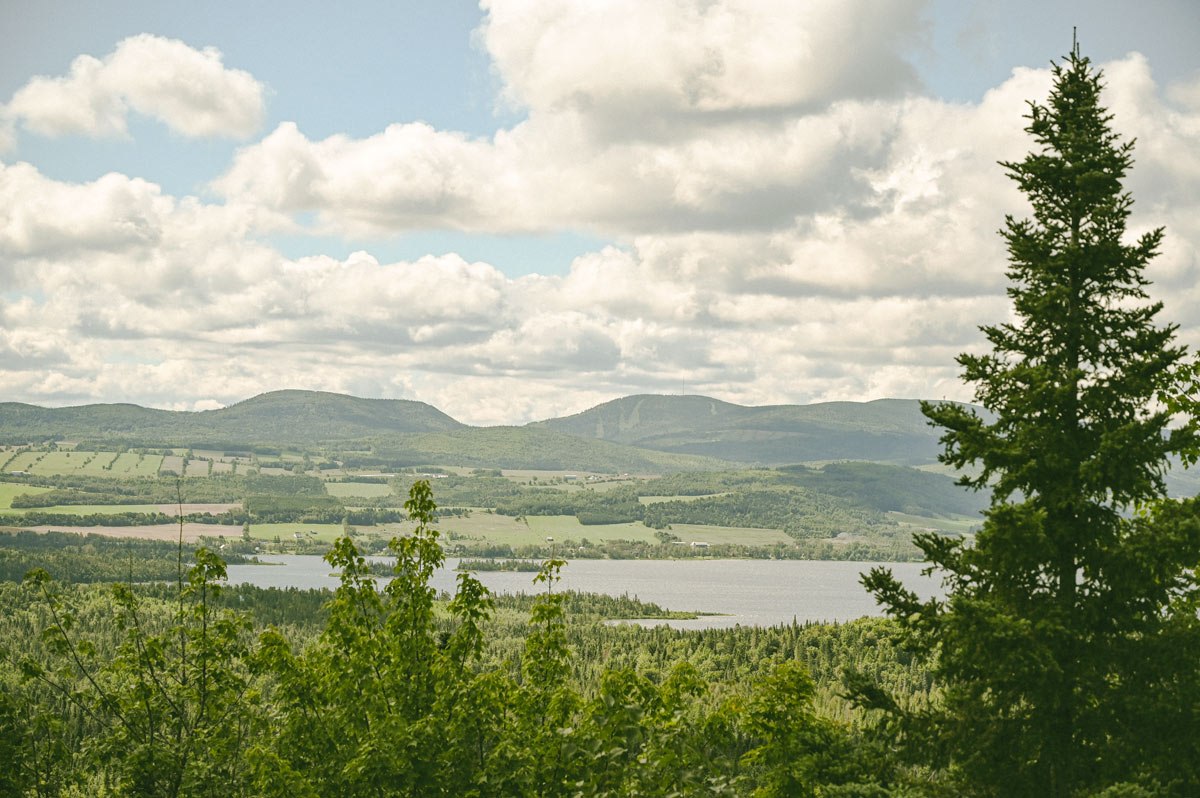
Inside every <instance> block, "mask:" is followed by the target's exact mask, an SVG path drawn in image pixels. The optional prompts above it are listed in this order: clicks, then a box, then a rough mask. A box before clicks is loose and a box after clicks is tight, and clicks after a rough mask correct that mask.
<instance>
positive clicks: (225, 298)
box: [0, 0, 1200, 423]
mask: <svg viewBox="0 0 1200 798" xmlns="http://www.w3.org/2000/svg"><path fill="white" fill-rule="evenodd" d="M597 7H600V6H597V5H596V4H585V3H566V2H562V3H536V4H523V3H521V2H517V0H503V2H501V0H493V2H491V3H489V4H488V5H487V8H488V10H489V14H490V17H489V19H490V21H489V24H488V26H487V27H486V29H485V30H484V32H483V33H482V34H481V36H482V39H483V41H484V42H485V44H486V46H487V47H488V48H489V50H490V52H491V53H492V54H493V57H494V58H495V60H496V64H497V68H498V69H499V71H500V77H501V78H502V80H503V81H504V84H505V85H506V86H507V91H508V95H509V97H510V98H511V99H512V100H513V101H514V102H517V103H521V104H522V105H523V106H524V107H525V108H527V109H528V111H529V116H528V118H527V119H526V120H525V121H523V122H521V123H520V124H517V125H516V126H514V127H513V128H512V129H510V130H504V131H501V132H499V133H497V134H496V135H495V136H494V137H492V138H490V139H483V138H476V137H471V136H467V135H465V134H462V133H456V132H448V131H442V130H438V129H436V128H433V127H431V126H429V125H427V124H423V123H398V124H395V125H392V126H390V127H388V128H387V129H385V130H383V131H382V132H380V133H378V134H376V135H374V136H368V137H366V138H353V137H349V136H341V135H339V136H332V137H329V138H326V139H324V140H322V141H312V140H310V139H308V138H307V137H306V136H305V135H304V134H303V133H302V132H301V131H300V129H299V128H298V127H297V126H296V125H294V124H292V123H284V124H282V125H280V126H278V127H277V128H276V130H274V131H273V132H271V133H270V134H269V135H267V136H266V137H265V138H263V139H262V140H260V141H258V142H256V143H254V144H251V145H249V146H247V147H245V148H243V149H242V150H241V151H240V152H239V153H238V155H237V157H236V158H235V160H234V162H233V163H232V165H231V167H230V169H229V170H228V172H227V173H226V174H225V175H224V176H222V177H221V178H220V179H218V180H217V181H216V182H215V183H214V186H215V187H216V188H217V189H218V190H219V192H220V193H221V194H223V195H224V196H225V198H226V203H225V204H223V205H220V204H206V203H204V202H201V201H198V200H196V199H194V198H175V197H171V196H168V195H165V194H164V193H163V192H162V191H161V190H160V189H159V187H158V186H156V185H154V184H152V183H149V182H147V181H143V180H138V179H136V178H129V177H126V176H123V175H107V176H105V177H104V178H101V179H100V180H97V181H95V182H92V183H84V184H69V183H62V182H58V181H54V180H51V179H49V178H47V177H46V176H45V175H42V174H41V173H40V172H38V171H37V170H36V169H35V168H34V167H32V166H29V165H25V164H16V165H8V166H4V165H0V256H2V257H0V288H3V289H4V290H5V291H7V292H8V293H6V294H4V295H3V296H0V322H2V323H0V330H3V331H5V332H4V333H3V335H0V380H3V381H4V383H5V385H6V386H8V393H9V395H11V396H13V397H20V398H22V399H24V400H36V401H46V402H52V403H63V402H67V401H82V400H86V399H104V400H110V401H111V400H132V401H140V402H149V403H153V404H158V405H160V406H163V405H170V406H176V405H177V403H179V402H182V403H183V404H181V405H178V406H197V407H199V406H206V407H207V406H211V403H213V402H230V401H235V400H238V399H242V398H245V397H247V396H249V395H252V394H254V393H258V392H260V391H264V390H270V389H275V388H281V387H303V388H313V389H323V390H332V391H344V392H350V393H355V394H359V395H369V396H393V397H405V398H417V399H422V400H425V401H429V402H431V403H434V404H436V405H438V406H439V407H441V408H443V409H444V410H446V411H447V412H449V413H451V414H452V415H454V416H456V417H458V418H461V419H462V420H464V421H468V422H475V423H499V422H519V421H525V420H530V419H534V418H540V417H546V416H550V415H554V414H560V413H566V412H574V411H578V410H580V409H583V408H584V407H586V406H587V405H589V404H592V403H595V402H599V401H603V400H605V399H609V398H612V397H614V396H618V395H622V394H628V393H635V392H666V393H672V392H676V391H678V390H680V389H681V388H683V387H684V386H686V390H687V391H688V392H690V393H708V394H712V395H716V396H718V397H720V398H723V399H728V400H731V401H738V402H743V403H751V404H760V403H776V402H802V401H816V400H827V399H873V398H879V397H881V396H926V397H947V398H960V399H961V398H968V396H969V393H968V390H967V389H966V388H964V386H962V385H961V384H960V383H959V381H958V379H957V371H958V370H957V367H956V366H955V364H954V362H953V359H954V356H955V355H956V354H957V353H959V352H961V351H964V350H971V349H978V348H979V347H981V346H982V336H981V335H980V334H979V332H978V330H977V325H979V324H982V323H989V322H996V321H1003V320H1004V319H1005V318H1006V314H1007V313H1008V303H1007V300H1006V298H1005V296H1004V285H1005V277H1004V270H1005V260H1004V251H1003V245H1002V242H1001V240H1000V239H999V237H998V236H997V235H996V234H995V231H996V229H997V228H999V227H1000V226H1001V225H1002V223H1003V218H1004V214H1005V213H1012V214H1014V215H1016V216H1022V215H1025V214H1026V213H1027V207H1026V204H1025V202H1024V199H1023V198H1022V196H1021V195H1020V194H1019V192H1018V191H1017V190H1016V188H1015V186H1014V185H1013V184H1012V182H1011V181H1010V180H1008V179H1007V178H1006V177H1005V176H1004V174H1003V170H1002V168H1001V167H999V166H998V165H997V164H996V161H997V160H1005V159H1018V158H1020V157H1022V155H1023V154H1024V153H1025V152H1026V151H1028V150H1029V148H1030V146H1031V142H1030V141H1029V139H1028V137H1027V136H1026V135H1025V134H1024V133H1023V132H1022V130H1021V128H1022V127H1023V125H1024V121H1023V119H1022V114H1024V113H1025V112H1026V106H1025V102H1026V100H1028V99H1031V98H1038V99H1040V98H1044V97H1045V95H1046V92H1047V90H1048V88H1049V83H1050V77H1049V73H1048V71H1047V70H1029V69H1018V70H1016V71H1014V73H1013V75H1012V76H1011V77H1010V79H1008V80H1007V81H1005V82H1004V83H1003V84H1002V85H999V86H997V87H996V88H995V89H993V90H992V91H990V92H988V93H987V94H986V95H985V97H984V98H983V99H982V101H980V102H978V103H971V104H955V103H947V102H942V101H939V100H935V99H930V98H925V97H920V96H917V95H916V94H914V93H913V91H912V89H913V84H912V82H911V80H910V77H909V75H908V73H906V71H905V69H904V67H903V64H902V63H901V62H899V61H897V60H896V56H895V52H896V42H897V41H899V40H900V39H901V38H903V37H905V36H908V35H910V34H911V33H912V25H913V19H914V18H915V17H914V14H915V11H914V7H913V6H910V5H907V4H893V5H891V6H889V9H890V10H889V11H888V12H887V13H886V14H883V15H882V17H881V18H880V19H867V17H868V16H869V14H868V11H869V10H870V9H871V8H875V5H874V4H869V3H865V2H852V3H832V2H831V3H825V4H820V3H818V4H799V3H795V4H756V3H753V2H748V3H746V4H745V5H738V6H736V8H737V9H741V11H739V12H738V13H735V5H734V4H733V3H732V2H721V1H720V0H719V1H718V2H709V3H703V4H701V3H689V2H683V0H679V2H675V3H632V2H628V3H623V2H617V0H613V2H610V3H608V4H605V5H604V6H603V10H604V14H605V18H606V19H608V20H609V21H611V22H612V23H613V24H612V25H611V30H610V28H605V27H603V26H597V25H596V24H595V20H594V19H593V16H592V15H593V14H594V13H595V12H593V11H592V9H594V8H597ZM769 9H774V10H775V11H777V12H779V16H772V14H769V13H767V12H768V10H769ZM813 9H817V11H813ZM818 12H819V13H818ZM888 14H892V15H893V16H892V17H889V16H888ZM864 15H866V16H864ZM668 20H672V21H673V22H672V23H671V24H668ZM856 25H857V26H859V32H858V33H855V30H856V28H855V26H856ZM889 25H893V26H895V27H896V28H897V29H898V30H899V33H898V34H897V36H898V37H899V38H893V37H892V36H890V35H889V34H888V33H887V30H886V29H887V27H888V26H889ZM856 36H857V37H858V38H856ZM639 37H640V38H639ZM777 37H783V38H784V39H786V40H787V41H789V42H795V44H796V46H795V47H794V48H789V47H781V46H780V45H779V44H778V42H777V41H776V38H777ZM806 37H807V38H806ZM648 41H654V42H660V43H661V46H659V47H651V46H648V45H647V42H648ZM805 42H808V44H809V45H810V46H808V47H807V48H806V47H805V46H804V44H805ZM835 45H836V47H835ZM831 48H832V49H831ZM835 49H836V52H834V50H835ZM767 50H770V52H766V51H767ZM854 59H860V60H854ZM851 61H853V63H851ZM98 63H99V62H98ZM105 63H107V62H105ZM604 64H611V65H613V69H612V71H611V72H606V71H605V70H604V69H600V68H599V66H600V65H604ZM551 65H553V66H554V68H553V69H551V68H550V67H551ZM714 65H716V66H714ZM718 67H719V68H718ZM87 68H88V67H87V65H86V63H85V65H84V66H83V67H81V68H80V70H81V72H86V69H87ZM855 70H858V71H857V72H856V71H855ZM889 70H891V71H890V72H889ZM885 73H886V74H885ZM1107 81H1108V90H1107V93H1106V95H1105V97H1106V100H1107V102H1108V104H1109V106H1110V108H1111V109H1112V110H1113V111H1114V113H1115V114H1116V117H1117V125H1118V127H1119V129H1120V130H1121V132H1122V133H1123V134H1124V135H1129V136H1136V137H1137V138H1138V145H1137V150H1136V157H1137V165H1136V166H1135V168H1134V171H1133V174H1132V177H1131V180H1130V187H1131V189H1132V190H1133V192H1134V195H1135V197H1136V198H1137V199H1138V204H1137V205H1136V206H1135V208H1134V215H1133V217H1132V218H1131V229H1132V230H1133V231H1134V232H1138V231H1144V230H1146V229H1150V228H1152V227H1153V226H1156V225H1158V224H1164V225H1166V227H1167V235H1168V237H1167V241H1166V244H1165V245H1164V248H1163V254H1162V256H1161V257H1160V258H1159V259H1158V260H1156V261H1155V262H1154V264H1153V266H1152V269H1151V273H1150V276H1151V277H1152V278H1153V279H1154V280H1155V281H1156V282H1157V285H1156V286H1155V287H1154V288H1153V291H1154V295H1155V296H1156V297H1162V298H1163V299H1164V301H1166V303H1167V309H1166V311H1165V312H1164V314H1163V320H1164V321H1178V322H1180V323H1181V324H1182V325H1183V326H1182V329H1181V337H1182V338H1183V339H1184V340H1186V341H1188V342H1189V343H1191V344H1192V345H1196V344H1200V288H1198V287H1197V286H1200V257H1198V254H1197V253H1200V221H1198V220H1200V160H1197V158H1200V156H1198V155H1197V153H1200V108H1198V107H1195V106H1189V105H1187V104H1186V103H1184V102H1182V101H1181V100H1180V97H1182V96H1183V95H1179V93H1178V92H1176V95H1173V96H1172V98H1164V94H1163V92H1162V91H1161V90H1160V88H1159V87H1158V86H1157V85H1156V84H1155V83H1154V81H1153V79H1152V76H1151V74H1150V72H1149V66H1148V63H1147V62H1146V59H1144V58H1142V57H1141V56H1139V55H1137V54H1132V55H1130V56H1128V57H1126V58H1124V59H1121V60H1119V61H1117V62H1114V63H1112V64H1109V65H1107ZM572 87H574V88H572ZM97 96H98V95H97ZM1185 99H1186V98H1185ZM104 110H105V107H104V106H103V104H101V105H100V106H99V110H96V111H94V113H93V112H92V111H89V112H88V113H93V115H94V116H96V118H97V119H104V118H106V117H105V116H104ZM121 119H123V117H121ZM96 124H100V122H97V123H96ZM313 211H315V212H316V218H317V221H316V222H315V224H314V225H313V227H312V229H313V230H315V231H316V232H320V233H325V234H331V235H342V236H346V235H350V236H353V235H359V234H368V233H369V234H378V233H391V232H397V231H404V230H409V229H428V228H452V229H461V230H478V231H493V232H501V233H504V232H520V231H530V230H559V229H563V228H568V229H588V230H595V231H600V232H603V233H606V234H609V235H611V236H612V237H613V238H614V239H615V240H616V241H617V242H618V244H619V245H613V246H606V247H601V248H600V249H599V251H596V252H590V253H587V254H585V255H583V256H581V257H579V258H577V259H576V260H575V261H574V262H573V264H571V268H570V271H569V273H567V274H566V275H565V276H562V277H552V276H545V275H531V276H527V277H522V278H517V279H511V278H508V277H506V276H505V275H504V274H503V273H502V272H501V271H499V270H498V269H496V268H494V267H493V266H492V265H490V264H487V263H482V262H469V261H467V260H465V259H464V258H462V257H460V256H458V255H456V254H453V253H436V254H431V255H428V256H426V257H423V258H417V259H415V260H412V261H404V262H395V263H389V262H381V261H380V260H379V258H378V255H377V254H372V253H370V252H366V251H363V252H356V253H353V254H351V255H349V256H347V257H345V258H339V257H331V256H325V255H314V256H311V257H302V258H289V257H284V256H283V255H281V254H280V253H279V252H278V251H277V250H276V249H274V248H273V247H271V246H269V245H267V244H265V243H263V242H262V240H261V236H262V234H263V233H264V231H266V232H269V231H272V230H292V231H293V232H294V230H295V225H298V224H299V222H298V221H296V220H298V219H301V218H307V217H306V215H305V213H306V212H313ZM289 225H293V226H292V227H289ZM131 264H136V268H135V267H133V266H131ZM14 297H15V298H14ZM198 403H203V405H201V404H198Z"/></svg>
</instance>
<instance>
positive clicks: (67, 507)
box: [5, 491, 159, 515]
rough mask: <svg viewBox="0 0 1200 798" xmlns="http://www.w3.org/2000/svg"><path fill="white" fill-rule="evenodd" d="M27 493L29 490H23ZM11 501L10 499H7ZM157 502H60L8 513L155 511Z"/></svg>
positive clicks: (90, 513)
mask: <svg viewBox="0 0 1200 798" xmlns="http://www.w3.org/2000/svg"><path fill="white" fill-rule="evenodd" d="M24 492H26V493H28V492H29V491H24ZM9 501H11V499H10V500H9ZM158 511H159V510H158V505H157V504H60V505H57V506H54V507H37V508H29V509H25V508H10V509H8V510H6V511H5V512H9V513H21V514H24V513H34V512H37V513H57V514H59V515H115V514H116V513H157V512H158Z"/></svg>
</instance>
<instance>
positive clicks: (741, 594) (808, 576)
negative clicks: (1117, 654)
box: [229, 554, 942, 629]
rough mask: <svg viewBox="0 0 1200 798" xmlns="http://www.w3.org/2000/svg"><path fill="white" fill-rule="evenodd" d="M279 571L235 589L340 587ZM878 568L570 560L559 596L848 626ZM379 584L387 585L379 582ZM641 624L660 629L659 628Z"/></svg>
mask: <svg viewBox="0 0 1200 798" xmlns="http://www.w3.org/2000/svg"><path fill="white" fill-rule="evenodd" d="M260 559H261V560H263V561H264V562H273V563H281V564H282V565H231V566H229V581H230V583H232V584H239V583H249V584H253V585H258V586H259V587H298V588H322V587H328V588H335V587H337V585H338V580H337V579H336V578H335V577H333V576H331V572H332V568H330V566H329V564H328V563H326V562H324V561H323V560H322V559H321V558H320V557H318V556H316V555H302V554H292V555H286V554H279V555H260ZM457 564H458V560H457V559H455V558H448V559H447V560H446V567H444V568H441V569H439V570H438V571H437V572H436V573H435V574H434V576H433V582H432V585H433V587H434V588H436V589H438V590H445V591H448V592H451V593H452V592H453V591H454V587H455V584H456V581H455V579H456V576H457V572H456V571H455V570H454V567H455V566H456V565H457ZM875 565H879V563H864V562H833V561H828V560H572V561H571V562H570V563H568V564H567V565H566V566H565V567H564V568H563V570H562V581H561V582H559V584H558V587H556V589H561V590H577V591H580V592H584V593H607V594H608V595H611V596H620V595H626V594H627V595H629V596H636V597H637V598H640V599H641V600H642V601H649V602H653V603H655V604H658V605H659V606H660V607H663V608H665V609H669V610H685V611H691V612H717V613H723V614H722V615H717V616H706V617H700V618H696V619H694V620H688V621H670V622H669V624H670V625H671V626H673V627H676V628H680V629H716V628H724V627H730V626H735V625H741V626H775V625H778V624H788V623H791V622H792V621H793V620H796V621H799V622H801V623H803V622H805V621H849V620H853V619H855V618H861V617H862V616H864V615H881V614H882V613H881V612H880V611H879V608H878V607H877V606H876V604H875V599H874V598H872V597H871V596H870V595H868V594H867V592H866V591H865V590H864V589H863V587H862V585H861V584H859V575H860V574H862V573H864V572H865V571H867V570H869V569H870V568H872V567H874V566H875ZM884 565H885V567H889V568H891V569H892V572H893V573H894V574H895V575H896V578H897V579H899V580H900V581H901V582H903V583H904V584H905V585H906V586H908V587H909V588H911V589H912V590H914V591H916V593H917V594H918V595H919V596H921V597H922V598H929V597H931V596H934V595H940V594H941V593H942V590H941V588H940V585H939V583H938V581H937V579H936V578H932V577H923V576H921V573H920V572H921V569H922V568H924V567H925V566H924V565H923V564H922V563H886V564H884ZM477 576H478V577H479V581H481V582H482V583H483V584H484V585H486V586H487V587H488V589H490V590H491V591H493V592H495V593H534V592H537V591H536V590H535V589H534V585H533V576H534V575H533V574H531V573H513V572H509V571H485V572H483V573H479V574H477ZM381 581H383V580H382V579H381ZM643 623H662V622H661V621H654V622H643Z"/></svg>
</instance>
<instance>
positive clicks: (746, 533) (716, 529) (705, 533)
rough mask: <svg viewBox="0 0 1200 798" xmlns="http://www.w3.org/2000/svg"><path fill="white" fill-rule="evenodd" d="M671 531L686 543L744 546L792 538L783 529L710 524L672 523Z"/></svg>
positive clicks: (787, 540) (785, 541)
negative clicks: (736, 544) (735, 544)
mask: <svg viewBox="0 0 1200 798" xmlns="http://www.w3.org/2000/svg"><path fill="white" fill-rule="evenodd" d="M667 531H669V532H670V533H671V534H672V535H674V536H675V537H677V538H679V539H680V540H682V541H683V542H685V543H691V542H693V541H696V542H704V543H738V544H741V545H744V546H774V545H775V544H776V543H785V544H787V545H789V546H790V545H791V544H792V543H793V541H792V539H791V538H790V537H788V536H787V535H786V534H784V532H783V530H781V529H751V528H749V527H736V526H710V525H708V524H671V528H670V529H669V530H667Z"/></svg>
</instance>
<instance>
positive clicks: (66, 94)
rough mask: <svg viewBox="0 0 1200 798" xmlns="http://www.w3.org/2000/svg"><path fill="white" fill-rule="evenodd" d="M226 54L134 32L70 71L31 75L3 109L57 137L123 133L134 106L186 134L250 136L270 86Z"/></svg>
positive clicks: (84, 57)
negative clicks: (233, 64)
mask: <svg viewBox="0 0 1200 798" xmlns="http://www.w3.org/2000/svg"><path fill="white" fill-rule="evenodd" d="M221 58H222V56H221V53H220V52H218V51H217V50H215V49H213V48H211V47H207V48H205V49H203V50H196V49H194V48H192V47H189V46H188V45H186V44H184V43H183V42H181V41H178V40H176V39H165V38H162V37H160V36H152V35H150V34H145V33H143V34H139V35H137V36H131V37H129V38H127V39H124V40H122V41H121V42H120V43H119V44H118V45H117V47H116V49H115V50H114V51H113V52H112V53H110V54H108V55H107V56H105V57H104V58H103V59H98V58H95V57H93V56H90V55H81V56H79V57H78V58H76V59H75V60H74V61H73V62H72V63H71V70H70V73H69V74H67V75H66V76H63V77H35V78H33V79H32V80H30V81H29V82H28V83H27V84H25V86H23V87H22V88H20V89H19V90H17V92H16V93H15V94H14V95H13V97H12V100H11V101H10V102H9V103H8V105H7V107H6V108H5V114H6V115H7V116H8V117H10V118H11V119H19V120H20V121H21V122H22V123H23V125H24V126H25V127H27V128H29V129H31V130H34V131H37V132H39V133H44V134H48V135H55V136H57V135H64V134H83V135H88V136H125V135H127V128H126V120H127V117H128V114H129V112H130V110H133V111H136V112H137V113H139V114H143V115H145V116H150V117H153V118H155V119H158V120H160V121H161V122H164V123H165V124H166V125H167V126H168V127H170V128H171V129H172V130H174V131H175V132H177V133H181V134H183V135H185V136H194V137H212V136H233V137H238V138H244V137H246V136H249V135H251V134H253V133H254V132H255V131H257V130H258V129H259V127H260V126H261V124H262V120H263V117H264V114H265V106H264V99H263V96H264V93H265V87H264V86H263V84H261V83H259V82H258V81H257V80H255V79H254V78H253V76H251V75H250V74H249V73H248V72H245V71H242V70H240V69H230V68H228V67H226V66H225V65H224V64H223V63H222V62H221Z"/></svg>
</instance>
